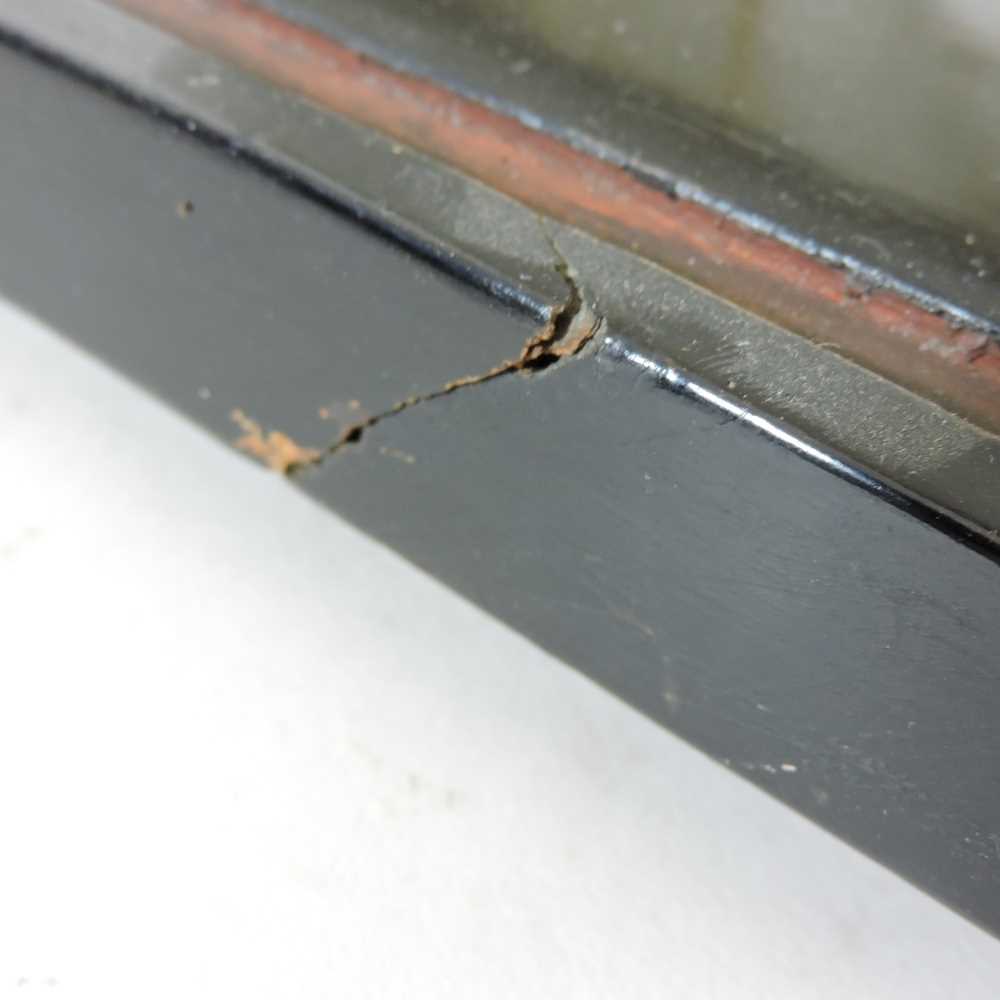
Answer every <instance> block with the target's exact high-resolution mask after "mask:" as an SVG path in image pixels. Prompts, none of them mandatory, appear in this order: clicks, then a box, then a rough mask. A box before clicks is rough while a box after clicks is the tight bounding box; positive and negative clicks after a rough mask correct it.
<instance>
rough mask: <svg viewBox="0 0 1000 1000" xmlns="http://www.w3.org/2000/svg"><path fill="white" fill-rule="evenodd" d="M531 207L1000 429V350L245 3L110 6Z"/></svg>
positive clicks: (146, 1) (171, 0)
mask: <svg viewBox="0 0 1000 1000" xmlns="http://www.w3.org/2000/svg"><path fill="white" fill-rule="evenodd" d="M113 2H115V3H117V5H118V6H120V7H123V8H126V9H128V10H130V11H132V12H134V13H136V14H139V15H140V16H142V17H144V18H146V19H148V20H150V21H152V22H154V23H156V24H158V25H160V26H161V27H164V28H166V29H168V30H170V31H171V32H173V33H175V34H177V35H179V36H181V37H183V38H185V39H187V40H188V41H190V42H192V43H193V44H195V45H197V46H199V47H202V48H205V49H208V50H210V51H212V52H214V53H215V54H217V55H220V56H223V57H225V58H227V59H229V60H230V61H232V62H235V63H237V64H239V65H241V66H243V67H244V68H246V69H248V70H250V71H252V72H254V73H256V74H257V75H260V76H263V77H265V78H267V79H269V80H271V81H272V82H274V83H277V84H280V85H282V86H284V87H287V88H289V89H291V90H294V91H296V92H298V93H300V94H302V95H304V96H306V97H308V98H309V99H311V100H312V101H314V102H316V103H317V104H319V105H321V106H323V107H325V108H328V109H330V110H332V111H335V112H337V113H339V114H341V115H344V116H347V117H349V118H351V119H353V120H355V121H358V122H361V123H364V124H366V125H369V126H371V127H373V128H376V129H378V130H379V131H381V132H384V133H386V134H388V135H390V136H393V137H394V138H396V139H398V140H400V141H401V142H404V143H406V144H407V145H410V146H413V147H414V148H416V149H419V150H421V151H422V152H425V153H428V154H430V155H432V156H435V157H437V158H438V159H441V160H444V161H446V162H447V163H449V164H450V165H452V166H454V167H457V168H459V169H461V170H463V171H464V172H466V173H468V174H470V175H471V176H473V177H476V178H478V179H479V180H481V181H483V182H485V183H487V184H489V185H490V186H491V187H494V188H496V189H498V190H500V191H502V192H504V193H505V194H507V195H510V196H511V197H513V198H515V199H517V200H518V201H520V202H522V203H525V204H527V205H530V206H531V207H532V208H533V209H536V210H537V211H539V212H542V213H544V214H546V215H549V216H551V217H553V218H556V219H559V220H561V221H564V222H567V223H569V224H571V225H575V226H578V227H580V228H582V229H585V230H587V231H590V232H592V233H594V234H595V235H598V236H600V237H602V238H604V239H607V240H609V241H611V242H614V243H616V244H619V245H621V246H623V247H626V248H628V249H632V250H634V251H636V252H638V253H640V254H642V255H643V256H645V257H647V258H649V259H651V260H653V261H656V262H657V263H660V264H662V265H664V266H666V267H668V268H669V269H670V270H672V271H675V272H677V273H679V274H681V275H683V276H685V277H688V278H690V279H691V280H692V281H694V282H696V283H698V284H699V285H702V286H703V287H706V288H708V289H710V290H712V291H714V292H716V293H718V294H720V295H722V296H724V297H725V298H727V299H730V300H731V301H734V302H736V303H738V304H739V305H742V306H743V307H745V308H747V309H749V310H751V311H753V312H756V313H758V314H759V315H762V316H765V317H767V318H769V319H772V320H773V321H775V322H776V323H778V324H780V325H781V326H783V327H786V328H788V329H791V330H794V331H796V332H798V333H801V334H803V335H805V336H807V337H809V338H811V339H813V340H816V341H818V342H822V343H824V344H829V345H832V346H835V347H837V348H839V349H840V350H841V351H842V352H843V353H845V354H847V355H849V356H851V357H853V358H855V359H856V360H858V361H860V362H861V363H863V364H865V365H867V366H869V367H871V368H873V369H875V370H876V371H879V372H881V373H882V374H885V375H886V376H887V377H889V378H892V379H894V380H895V381H897V382H900V383H901V384H904V385H908V386H910V387H912V388H914V389H916V390H918V391H921V392H923V393H925V394H928V395H930V396H931V397H932V398H935V399H937V400H939V401H941V402H942V403H944V404H945V405H950V407H951V408H953V409H955V410H956V411H958V412H961V413H963V414H964V415H967V416H969V417H971V418H972V419H975V420H976V421H977V422H979V423H981V424H983V425H984V426H986V427H989V428H991V429H993V430H1000V392H998V390H1000V346H998V345H997V344H996V343H995V342H994V341H993V340H992V339H990V338H987V337H985V336H984V335H981V334H977V333H970V332H968V331H956V330H954V329H952V327H951V326H950V324H949V323H948V321H946V320H945V319H943V318H941V317H940V316H936V315H934V314H932V313H929V312H927V311H926V310H924V309H922V308H920V307H919V306H916V305H914V304H913V303H911V302H909V301H907V300H906V299H904V298H902V297H901V296H899V295H897V294H895V293H892V292H885V291H876V292H873V293H871V294H867V295H864V296H857V295H854V294H851V289H850V288H849V286H848V282H847V277H846V274H845V272H844V271H842V270H838V269H836V268H832V267H830V266H829V265H827V264H824V263H823V262H821V261H819V260H817V259H816V258H813V257H810V256H809V255H808V254H805V253H802V252H801V251H799V250H796V249H794V248H792V247H789V246H788V245H786V244H784V243H781V242H780V241H778V240H775V239H772V238H770V237H766V236H762V235H760V234H757V233H753V232H751V231H749V230H747V229H745V228H743V227H742V226H740V225H738V224H736V223H733V222H731V221H729V220H726V219H725V218H724V217H723V216H721V215H719V214H717V213H715V212H713V211H712V210H710V209H708V208H704V207H702V206H699V205H695V204H692V203H690V202H684V201H679V200H675V199H673V198H671V197H670V196H669V195H667V194H665V193H663V192H662V191H659V190H656V189H654V188H651V187H649V186H648V185H645V184H643V183H642V182H641V181H639V180H637V179H636V178H634V177H632V176H631V175H630V174H629V173H628V172H627V171H625V170H623V169H621V168H619V167H616V166H614V165H612V164H610V163H607V162H605V161H602V160H600V159H598V158H596V157H594V156H591V155H589V154H586V153H583V152H581V151H579V150H577V149H574V148H573V147H571V146H569V145H568V144H566V143H564V142H562V141H560V140H558V139H556V138H554V137H553V136H551V135H547V134H545V133H543V132H539V131H535V130H533V129H530V128H528V127H527V126H525V125H523V124H521V123H520V122H519V121H517V120H516V119H513V118H510V117H508V116H506V115H503V114H500V113H498V112H496V111H492V110H490V109H489V108H486V107H484V106H483V105H480V104H478V103H476V102H475V101H472V100H469V99H467V98H464V97H461V96H459V95H458V94H455V93H453V92H452V91H449V90H447V89H445V88H443V87H440V86H438V85H436V84H434V83H431V82H429V81H427V80H423V79H419V78H417V77H413V76H409V75H407V74H405V73H400V72H397V71H395V70H392V69H389V68H388V67H386V66H383V65H381V64H379V63H376V62H374V61H373V60H371V59H369V58H367V57H366V56H364V55H362V54H360V53H358V52H356V51H354V50H352V49H350V48H347V47H346V46H344V45H341V44H340V43H338V42H336V41H334V40H333V39H331V38H329V37H328V36H325V35H322V34H320V33H318V32H315V31H312V30H310V29H307V28H303V27H301V26H299V25H296V24H293V23H291V22H289V21H288V20H286V19H284V18H282V17H280V16H278V15H276V14H273V13H271V12H269V11H265V10H262V9H260V8H258V7H255V6H254V5H253V4H251V3H247V2H245V0H113Z"/></svg>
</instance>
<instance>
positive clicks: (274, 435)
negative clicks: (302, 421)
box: [229, 409, 321, 475]
mask: <svg viewBox="0 0 1000 1000" xmlns="http://www.w3.org/2000/svg"><path fill="white" fill-rule="evenodd" d="M229 416H230V417H231V418H232V420H233V422H234V423H235V424H236V425H237V426H238V427H239V428H240V430H241V431H243V434H242V435H241V436H240V437H238V438H237V439H236V441H235V444H236V447H237V448H239V449H240V451H245V452H246V453H247V454H248V455H253V457H254V458H257V459H260V461H261V462H263V463H264V464H265V465H266V466H267V467H268V468H269V469H273V470H274V471H275V472H280V473H281V474H282V475H288V474H289V473H290V472H292V471H293V470H295V469H297V468H299V467H301V466H303V465H311V464H312V463H314V462H315V461H317V460H318V459H319V457H320V455H321V452H319V451H318V450H316V449H315V448H305V447H303V446H302V445H300V444H297V443H296V442H295V441H293V440H292V439H291V438H290V437H289V436H288V435H287V434H282V433H281V431H268V432H267V433H266V434H265V433H264V430H263V428H262V427H261V426H260V424H258V423H257V421H256V420H251V419H250V417H248V416H247V415H246V414H245V413H244V412H243V411H242V410H239V409H237V410H233V411H232V412H231V413H230V414H229Z"/></svg>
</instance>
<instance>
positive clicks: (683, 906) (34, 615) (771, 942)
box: [0, 307, 1000, 1000]
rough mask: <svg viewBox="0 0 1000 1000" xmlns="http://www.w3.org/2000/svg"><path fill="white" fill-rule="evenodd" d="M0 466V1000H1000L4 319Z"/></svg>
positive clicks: (338, 527)
mask: <svg viewBox="0 0 1000 1000" xmlns="http://www.w3.org/2000/svg"><path fill="white" fill-rule="evenodd" d="M0 477H2V481H0V615H2V619H0V620H2V632H0V639H2V646H0V664H2V669H0V996H4V997H5V996H7V995H10V996H12V997H28V996H45V997H51V998H53V1000H56V998H57V997H87V998H89V997H94V998H113V1000H117V998H128V1000H151V998H159V997H163V998H170V1000H190V998H200V997H206V998H213V1000H216V998H229V997H232V998H239V1000H253V998H268V1000H274V998H281V1000H286V998H295V997H309V998H313V997H316V998H319V997H407V998H411V997H434V998H438V997H461V998H472V997H560V998H562V997H623V998H632V997H685V998H690V997H694V998H699V997H740V998H742V997H751V998H752V997H769V998H770V997H788V998H795V1000H808V998H817V997H823V998H827V997H829V998H834V997H835V998H852V1000H853V998H866V997H920V998H929V997H942V998H945V997H947V998H959V997H960V998H963V1000H975V998H980V997H982V998H987V997H988V998H991V1000H992V998H995V997H997V996H998V995H1000V944H998V943H997V942H995V941H994V940H992V939H991V938H989V937H987V936H986V935H984V934H982V933H981V932H979V931H978V930H976V929H975V928H973V927H972V926H970V925H968V924H966V923H965V922H964V921H962V920H961V919H959V918H958V917H956V916H954V915H953V914H951V913H950V912H948V911H946V910H945V909H943V908H942V907H940V906H938V905H937V904H936V903H934V902H932V901H931V900H930V899H928V898H926V897H925V896H923V895H922V894H921V893H919V892H917V891H916V890H915V889H912V888H911V887H909V886H908V885H906V884H904V883H903V882H902V881H900V880H898V879H896V878H895V877H894V876H892V875H890V874H888V873H887V872H885V871H884V870H882V869H880V868H879V867H877V866H876V865H874V864H872V863H871V862H869V861H867V860H866V859H864V858H863V857H861V856H860V855H858V854H856V853H854V852H853V851H851V850H850V849H849V848H847V847H845V846H844V845H842V844H840V843H839V842H837V841H836V840H834V839H833V838H831V837H829V836H827V835H826V834H824V833H823V832H822V831H820V830H819V829H817V828H815V827H813V826H811V825H810V824H809V823H807V822H806V821H804V820H802V819H800V818H798V817H797V816H795V815H794V814H792V813H791V812H789V811H787V810H786V809H785V808H784V807H782V806H779V805H778V804H776V803H775V802H773V801H771V800H770V799H768V798H767V797H765V796H764V795H763V794H762V793H760V792H758V791H756V790H755V789H753V788H752V787H750V786H749V785H747V784H745V783H744V782H742V781H741V780H739V779H737V778H735V777H733V776H731V775H730V774H728V773H726V772H725V771H724V770H722V769H721V768H719V767H717V766H716V765H714V764H712V763H710V762H709V761H708V760H706V759H705V758H703V757H702V756H700V755H699V754H698V753H697V752H696V751H694V750H692V749H690V748H689V747H687V746H686V745H684V744H682V743H680V742H679V741H677V740H676V739H674V738H673V737H671V736H670V735H668V734H667V733H665V732H663V731H661V730H660V729H658V728H657V727H656V726H654V725H652V724H651V723H649V722H648V721H646V720H645V719H643V718H642V717H640V716H639V715H637V714H636V713H634V712H632V711H631V710H629V709H627V708H625V707H624V706H622V705H621V704H619V703H618V702H616V701H615V700H614V699H613V698H611V697H610V696H609V695H607V694H605V693H604V692H602V691H600V690H599V689H597V688H596V687H594V686H593V685H591V684H590V683H589V682H588V681H586V680H584V679H583V678H581V677H580V676H578V675H576V674H574V673H573V672H572V671H570V670H568V669H567V668H565V667H564V666H562V665H560V664H559V663H558V662H556V661H554V660H552V659H551V658H550V657H548V656H547V655H545V654H544V653H542V652H540V651H539V650H537V649H536V648H534V647H533V646H531V645H529V644H528V643H527V642H526V641H525V640H523V639H522V638H520V637H519V636H517V635H516V634H514V633H512V632H510V631H509V630H507V629H506V628H504V627H503V626H501V625H499V624H498V623H497V622H495V621H493V620H492V619H490V618H488V617H487V616H485V615H484V614H483V613H482V612H480V611H479V610H477V609H475V608H473V607H471V606H469V605H468V604H466V603H465V602H464V601H463V600H462V599H460V598H459V597H457V596H455V595H454V594H452V593H451V592H449V591H447V590H445V589H444V588H443V587H441V586H440V585H439V584H437V583H435V582H434V581H433V580H431V579H429V578H427V577H426V576H424V575H423V574H421V573H419V572H418V571H416V570H414V569H413V568H412V567H410V566H409V565H407V564H406V563H404V562H403V561H402V560H401V559H399V558H398V557H396V556H395V555H393V554H392V553H390V552H388V551H386V550H385V549H383V548H381V547H380V546H378V545H377V544H375V543H374V542H372V541H370V540H368V539H367V538H365V537H363V536H361V535H359V534H358V533H357V532H356V531H354V530H353V529H352V528H350V527H348V526H347V525H345V524H344V523H343V522H341V521H339V520H338V519H336V518H335V517H333V516H331V515H330V514H328V513H327V512H325V511H323V510H321V509H320V508H318V507H316V506H314V505H313V504H312V503H311V502H310V501H308V500H307V499H305V498H303V497H301V496H299V495H298V494H297V493H296V492H294V491H293V490H292V489H290V488H288V487H287V486H286V484H284V483H283V482H282V481H281V480H280V479H279V478H278V477H275V476H272V475H269V474H266V473H264V472H262V471H260V470H258V469H257V468H256V467H254V466H252V465H251V464H250V463H249V462H246V461H244V460H243V459H241V458H239V457H237V456H236V455H235V454H233V453H231V452H229V451H228V450H227V449H226V448H225V447H223V446H221V445H219V444H216V443H214V442H213V441H211V440H210V439H209V438H208V437H207V436H205V435H203V434H202V433H201V432H199V431H198V430H196V429H195V428H194V427H193V426H192V425H189V424H188V423H186V422H185V421H184V420H183V419H181V418H180V417H178V416H176V415H174V414H173V413H172V412H170V411H168V410H166V409H165V408H164V407H162V406H161V405H160V404H158V403H156V402H155V401H153V400H152V399H151V398H150V397H147V396H146V395H144V394H143V393H141V392H140V391H138V390H136V389H135V388H133V387H132V386H130V385H129V384H127V383H126V382H124V381H122V380H120V379H119V378H118V377H117V376H115V375H113V374H112V373H110V372H109V371H108V370H106V369H104V368H103V367H101V366H100V365H98V364H97V363H96V362H94V361H91V360H90V359H88V358H86V357H84V356H83V355H82V354H80V353H78V352H77V351H76V350H75V349H74V348H71V347H70V346H68V345H67V344H66V343H64V342H63V341H61V340H59V339H57V338H56V337H55V336H54V335H52V334H50V333H48V332H46V331H45V330H43V329H42V328H41V327H39V326H37V325H36V324H35V323H34V322H33V321H28V320H26V319H25V318H23V317H22V316H20V315H18V314H16V313H14V312H13V311H10V310H8V309H6V308H3V307H0Z"/></svg>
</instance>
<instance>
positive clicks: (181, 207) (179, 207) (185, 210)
mask: <svg viewBox="0 0 1000 1000" xmlns="http://www.w3.org/2000/svg"><path fill="white" fill-rule="evenodd" d="M174 211H175V212H176V213H177V218H179V219H186V218H187V217H188V216H189V215H191V214H192V213H193V212H194V202H193V201H191V200H190V199H188V198H182V199H181V200H180V201H179V202H177V204H176V205H175V206H174Z"/></svg>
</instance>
